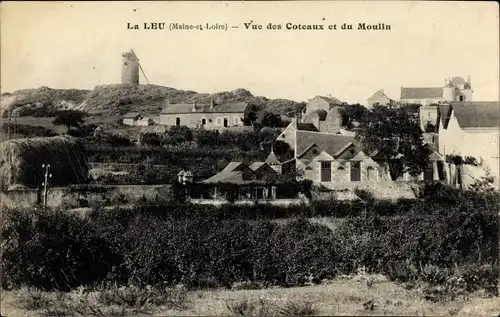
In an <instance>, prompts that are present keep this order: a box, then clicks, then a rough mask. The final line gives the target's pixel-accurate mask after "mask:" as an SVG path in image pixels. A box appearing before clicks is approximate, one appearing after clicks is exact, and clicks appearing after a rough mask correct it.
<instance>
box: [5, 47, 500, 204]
mask: <svg viewBox="0 0 500 317" xmlns="http://www.w3.org/2000/svg"><path fill="white" fill-rule="evenodd" d="M141 71H142V68H141V65H140V63H139V59H138V57H137V56H136V54H135V52H134V51H133V50H130V51H129V52H126V53H124V54H123V56H122V82H121V84H122V85H139V77H140V76H139V74H140V73H141ZM144 78H146V80H147V77H145V74H144ZM146 86H147V85H146ZM296 108H297V111H295V112H294V113H292V114H291V115H288V116H287V115H280V114H273V113H272V112H269V111H265V109H264V110H262V109H258V108H257V107H256V106H255V105H252V104H251V103H249V102H247V101H245V100H242V101H234V102H219V103H215V101H214V100H213V99H211V100H210V102H209V103H196V102H193V103H185V102H179V103H172V102H170V100H169V99H165V100H164V105H163V108H162V110H161V111H160V112H159V113H146V114H144V113H142V112H141V111H140V109H137V108H135V109H136V112H128V113H125V114H123V115H122V116H121V119H120V120H121V123H120V124H121V126H122V127H120V128H119V129H117V131H118V135H120V137H122V138H124V136H123V135H126V134H127V131H135V132H134V133H133V136H130V137H129V139H128V141H125V143H127V142H129V143H131V144H133V143H137V142H139V143H138V144H140V143H141V140H142V141H143V143H144V142H146V143H148V142H149V147H151V145H152V144H154V141H155V140H156V141H158V142H160V143H161V138H162V137H161V136H162V135H165V134H168V131H169V130H172V129H174V130H175V129H180V130H179V131H181V130H182V131H188V132H187V133H188V134H193V133H192V132H191V130H192V131H207V133H214V134H215V138H217V137H218V136H219V137H220V136H223V135H226V134H227V133H233V134H242V135H245V134H246V133H250V134H252V133H257V134H263V133H264V134H265V133H268V134H269V136H267V137H266V138H265V139H261V140H260V141H259V142H256V143H255V146H256V147H258V151H259V152H260V153H257V155H256V157H255V158H256V159H257V158H258V157H261V160H255V161H248V160H246V159H245V161H243V160H238V157H227V156H226V157H227V158H228V159H229V161H226V162H225V163H224V164H225V165H224V166H220V162H219V163H218V164H219V167H218V169H216V170H213V171H214V172H215V173H213V174H212V175H207V174H206V172H205V173H203V174H205V175H206V177H204V175H200V173H199V172H197V171H196V172H195V170H197V169H196V166H194V165H190V164H189V162H186V163H185V164H183V165H180V166H179V167H180V168H178V170H175V171H169V173H170V174H169V175H170V176H169V177H165V178H163V179H167V178H169V180H168V181H167V182H164V185H165V186H171V185H172V181H174V182H175V181H177V182H179V183H182V184H184V185H186V183H188V184H190V186H191V187H193V186H194V187H198V190H197V191H193V193H192V195H190V197H189V199H190V201H191V202H196V203H216V204H220V203H224V202H227V196H228V195H229V193H228V192H227V188H226V191H224V190H223V189H222V187H224V186H223V185H229V184H232V185H234V186H236V187H238V195H237V197H236V203H243V202H245V201H246V202H247V203H254V202H256V201H265V202H268V203H278V204H279V203H292V202H295V203H302V202H303V201H304V199H300V198H299V197H302V198H303V194H304V193H299V192H293V191H291V192H290V191H286V190H284V189H283V188H282V187H283V186H284V184H286V183H288V182H289V181H290V180H291V179H295V180H297V181H304V180H308V181H310V182H311V183H312V184H313V185H314V186H313V187H314V188H316V189H319V190H320V191H321V192H322V193H321V196H322V197H327V198H331V197H329V196H332V197H333V196H335V197H337V198H342V197H343V198H342V199H354V198H355V194H354V191H355V190H356V189H357V190H368V191H370V192H372V193H373V194H375V196H376V197H379V198H390V199H398V198H401V197H415V184H418V183H419V182H428V181H438V182H443V183H445V184H450V185H452V186H454V187H457V188H464V189H465V188H470V187H471V186H474V184H476V183H477V182H479V181H482V180H484V179H488V181H489V183H491V185H492V186H494V187H496V188H498V174H499V171H498V167H499V165H500V164H499V153H498V149H499V147H498V139H499V129H498V123H499V120H498V118H499V103H498V102H481V101H473V89H472V83H471V78H470V76H469V77H468V79H467V81H466V80H464V79H463V78H462V77H452V78H450V79H446V80H445V81H444V84H443V87H403V86H402V87H401V95H400V98H398V99H393V98H390V97H388V96H387V95H386V94H384V90H383V89H381V90H379V91H377V92H376V93H375V94H374V95H373V96H371V97H369V98H367V101H366V105H359V104H358V105H348V104H346V103H345V102H342V101H341V100H339V99H337V98H335V97H333V96H331V95H329V96H320V95H319V96H316V97H314V98H311V99H310V100H309V101H308V102H305V103H303V104H302V105H299V106H297V107H296ZM299 108H300V109H299ZM377 109H382V110H377ZM402 109H403V110H402ZM354 110H355V111H354ZM375 111H379V112H380V114H381V115H385V116H387V115H391V113H390V111H392V112H394V113H395V111H403V112H405V113H406V115H407V116H408V118H407V119H408V120H409V121H411V124H413V125H414V127H416V129H418V128H419V129H420V130H421V137H417V140H413V141H410V140H409V139H407V136H405V135H397V133H398V132H394V131H396V130H397V127H394V126H390V125H380V126H379V128H378V130H379V131H378V132H379V133H381V134H384V136H385V137H386V138H385V139H380V140H378V141H379V142H378V143H377V142H373V140H372V141H371V143H370V142H368V141H367V138H366V137H367V134H366V132H365V133H363V131H368V130H369V129H371V127H370V125H372V124H374V123H375V122H369V121H368V120H370V119H368V118H370V117H372V118H375V119H376V118H377V117H376V116H375V115H373V114H370V113H374V112H375ZM383 111H385V112H383ZM388 111H389V112H388ZM70 112H71V111H70ZM8 120H9V121H8V124H11V125H12V122H13V119H12V117H11V116H9V117H8ZM67 120H68V118H67ZM69 120H78V118H77V117H74V118H71V117H70V118H69ZM373 120H374V119H373ZM363 121H364V122H363ZM367 121H368V122H367ZM71 124H72V123H71V122H70V123H69V125H68V131H70V128H71ZM394 124H397V123H396V122H395V123H394ZM127 127H128V128H127ZM15 129H16V128H15V127H12V129H11V130H12V131H15ZM137 129H139V130H137ZM183 129H184V130H183ZM380 130H382V132H381V131H380ZM4 132H6V131H5V126H4ZM105 132H106V131H105V130H104V129H103V127H99V126H93V130H92V131H91V135H92V136H93V137H98V136H99V135H100V134H103V133H105ZM184 133H186V132H184ZM197 133H199V132H197ZM9 134H10V133H9ZM391 134H392V135H391ZM10 135H13V134H10ZM363 137H365V139H363ZM387 137H389V138H387ZM52 138H53V139H54V141H51V138H47V139H33V140H31V139H29V138H28V139H23V138H21V139H19V138H15V139H11V140H7V141H4V142H3V143H2V149H4V150H3V151H2V152H4V153H7V152H8V151H10V152H12V153H13V155H9V156H8V157H4V161H3V163H2V167H1V171H2V173H1V176H2V191H3V195H4V196H5V197H9V196H12V195H13V196H12V197H15V195H16V194H15V193H16V192H20V193H23V194H25V193H26V192H34V191H37V192H38V193H37V194H36V195H35V194H31V195H27V196H28V197H32V198H31V199H27V200H26V199H21V200H19V199H16V198H11V199H7V198H5V199H4V202H5V201H11V202H15V201H24V202H25V203H30V204H31V203H41V200H43V199H42V198H43V197H41V196H43V195H40V192H41V191H46V189H44V187H48V188H49V194H50V187H56V188H59V187H61V186H63V187H64V186H67V185H81V184H78V183H79V182H83V183H86V182H88V181H91V180H92V178H94V179H98V178H99V177H97V176H96V175H98V176H101V178H105V175H106V174H112V175H114V176H115V178H119V177H120V175H126V174H133V175H136V174H137V171H138V170H139V169H142V170H144V169H150V168H152V167H151V164H148V163H147V162H145V163H143V164H141V162H134V163H131V164H124V163H122V162H113V161H110V160H108V159H105V160H103V159H101V160H99V157H102V156H103V155H94V157H96V158H97V161H92V160H89V158H88V157H86V156H85V154H84V153H83V152H82V153H79V151H78V150H76V149H75V148H74V147H70V148H71V150H69V152H68V153H70V154H71V156H69V157H68V160H72V157H73V156H77V157H78V164H77V167H78V168H77V169H75V167H74V166H75V165H74V164H75V163H74V161H73V162H72V163H71V164H70V163H68V162H64V161H63V160H64V159H63V157H58V158H56V157H50V155H49V157H46V156H42V155H33V153H35V152H36V151H42V152H43V151H44V149H43V148H42V147H43V146H45V144H47V146H48V147H50V145H49V144H50V143H51V142H54V144H57V142H59V143H61V144H63V143H65V142H66V143H67V144H68V145H70V146H73V145H72V144H73V143H74V141H72V140H69V139H64V141H63V139H61V138H62V137H61V136H55V137H52ZM155 138H156V139H155ZM398 138H399V140H398ZM405 138H406V139H405ZM190 139H192V136H191V137H190ZM148 140H149V141H148ZM394 142H396V143H394ZM403 142H415V144H414V145H415V147H414V148H416V146H420V147H422V149H425V154H424V157H419V158H418V160H421V162H417V165H418V164H420V163H422V164H424V165H422V164H421V166H420V167H419V168H420V170H418V171H417V172H413V173H410V172H409V169H407V168H402V169H401V170H399V171H397V172H396V171H395V170H394V166H396V165H397V164H396V162H405V160H406V161H407V160H408V158H407V157H404V156H405V155H406V156H411V155H414V156H415V157H416V156H417V155H419V154H418V153H417V152H414V153H412V152H411V151H410V152H408V151H407V152H406V153H404V152H398V147H400V144H401V143H403ZM37 143H39V144H40V146H36V145H33V148H31V149H30V148H29V147H28V146H27V145H28V144H37ZM381 143H382V144H381ZM42 144H43V145H42ZM21 145H26V147H25V149H24V150H22V147H21ZM75 146H76V145H75ZM142 146H144V144H143V145H142ZM377 146H378V148H377ZM160 148H161V146H160ZM163 148H165V146H164V147H163ZM388 148H390V151H387V149H388ZM401 148H403V146H401ZM47 150H48V149H47ZM24 151H29V152H30V153H29V154H28V153H26V154H24V153H23V152H24ZM275 151H277V152H278V153H277V154H278V156H279V157H281V160H280V158H279V157H278V156H277V155H276V153H275ZM14 153H16V154H14ZM77 153H78V154H77ZM101 154H102V153H101ZM24 155H27V156H29V157H30V158H29V160H28V159H27V158H26V157H25V156H24ZM152 155H153V154H152ZM21 157H23V159H21ZM42 158H44V160H42ZM227 158H226V159H227ZM457 158H459V160H457ZM150 159H151V157H150ZM8 160H12V161H8ZM73 160H74V159H73ZM19 161H24V162H26V163H28V164H29V165H27V166H22V164H20V162H19ZM423 162H424V163H423ZM43 164H45V165H50V173H52V175H53V176H54V177H53V179H44V176H45V175H44V173H43V171H42V172H40V171H31V170H30V168H31V169H32V168H33V166H42V165H43ZM68 164H70V165H68ZM404 164H408V163H404ZM152 165H155V164H152ZM158 165H161V164H159V163H156V166H155V167H156V168H157V169H156V170H155V172H154V173H160V174H161V173H165V171H162V169H161V166H158ZM14 166H15V167H14ZM65 166H71V168H72V169H71V170H73V171H74V173H75V175H73V176H72V177H69V176H65V177H56V173H64V174H73V173H72V172H71V170H69V171H68V169H67V168H65ZM76 171H78V172H76ZM194 172H195V173H194ZM193 173H194V174H193ZM292 174H293V176H292ZM27 175H30V176H29V177H27ZM172 175H177V179H175V176H174V177H172ZM159 178H160V179H161V177H159ZM63 179H64V180H63ZM128 179H129V181H130V183H126V181H123V182H121V183H120V185H123V186H125V185H130V186H133V185H137V186H139V187H138V188H140V185H144V184H142V183H141V182H140V181H139V180H138V179H135V180H134V178H130V177H129V178H128ZM280 179H281V181H279V180H280ZM74 182H76V183H74ZM42 183H45V184H46V186H45V185H44V186H42ZM93 183H95V184H99V181H98V180H95V181H93ZM103 184H105V183H103ZM161 184H162V182H161V181H157V182H155V183H154V184H150V185H155V186H156V187H158V186H159V185H161ZM196 184H197V185H196ZM195 185H196V186H195ZM144 186H146V187H145V188H147V185H144ZM201 187H203V190H202V192H200V189H199V188H201ZM226 187H227V186H226ZM30 188H31V191H30ZM20 189H22V190H20ZM54 190H55V191H56V192H57V189H54ZM145 190H146V191H147V190H148V189H145ZM143 191H144V190H139V192H143ZM195 192H196V194H194V193H195ZM285 192H286V194H285ZM328 192H329V194H326V193H328ZM23 194H20V195H23ZM49 196H50V197H51V195H49ZM59 196H60V195H59ZM34 197H36V201H33V199H35V198H34ZM353 197H354V198H353ZM50 200H51V199H50V198H49V201H47V203H48V204H49V205H55V203H53V202H51V201H50ZM59 203H61V202H60V201H59Z"/></svg>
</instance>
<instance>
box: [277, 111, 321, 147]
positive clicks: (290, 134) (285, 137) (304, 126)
mask: <svg viewBox="0 0 500 317" xmlns="http://www.w3.org/2000/svg"><path fill="white" fill-rule="evenodd" d="M297 131H312V132H319V131H318V129H317V128H316V127H315V126H314V124H312V123H302V122H298V120H297V118H293V119H292V121H291V122H290V124H288V126H287V127H286V128H285V130H283V132H281V134H280V135H278V137H277V139H276V140H277V141H282V142H285V143H287V144H288V145H289V146H290V148H291V149H292V150H293V149H295V136H296V132H297Z"/></svg>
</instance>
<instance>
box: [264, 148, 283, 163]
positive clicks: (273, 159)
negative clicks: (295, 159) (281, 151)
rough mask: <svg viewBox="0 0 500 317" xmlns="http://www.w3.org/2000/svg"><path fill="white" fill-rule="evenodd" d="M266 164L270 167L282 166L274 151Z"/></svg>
mask: <svg viewBox="0 0 500 317" xmlns="http://www.w3.org/2000/svg"><path fill="white" fill-rule="evenodd" d="M266 163H267V164H269V165H274V164H277V165H279V164H281V162H280V160H278V157H277V156H276V154H274V152H273V151H271V153H269V155H268V156H267V158H266Z"/></svg>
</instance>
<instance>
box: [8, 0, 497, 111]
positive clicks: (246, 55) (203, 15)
mask: <svg viewBox="0 0 500 317" xmlns="http://www.w3.org/2000/svg"><path fill="white" fill-rule="evenodd" d="M0 6H1V16H0V20H1V21H2V23H1V90H2V92H12V91H14V90H17V89H24V88H37V87H40V86H48V87H51V88H84V89H92V88H93V87H94V86H96V85H103V84H114V83H119V82H120V80H121V53H122V52H125V51H128V50H129V49H130V48H133V49H134V50H135V51H136V53H137V55H138V56H139V58H140V61H141V65H142V67H143V68H144V70H145V72H146V75H147V76H148V78H149V81H150V82H151V83H152V84H157V85H163V86H168V87H174V88H178V89H183V90H194V91H197V92H203V93H214V92H218V91H225V90H233V89H237V88H246V89H248V90H250V91H251V92H252V93H253V94H254V95H259V96H266V97H269V98H287V99H292V100H296V101H304V100H307V99H309V98H312V97H314V96H315V95H318V94H320V95H327V94H331V95H332V96H335V97H337V98H339V99H341V100H344V101H346V102H351V103H353V102H360V103H365V102H366V99H367V98H368V97H369V96H371V95H372V94H373V93H375V92H376V91H377V90H378V89H385V92H386V93H387V94H388V95H389V97H391V98H394V99H398V98H399V92H400V87H401V86H407V87H420V86H422V87H433V86H434V87H439V86H442V85H444V80H445V78H448V77H453V76H461V77H463V78H464V79H467V76H468V75H471V76H472V85H473V89H474V95H473V98H474V99H475V100H498V99H499V68H500V65H499V17H498V12H499V11H498V4H496V3H495V2H448V1H443V2H399V1H397V2H396V1H390V2H376V1H374V2H362V1H353V2H347V1H340V2H326V1H321V2H320V1H318V2H267V3H264V2H263V3H259V2H234V3H228V2H140V3H138V2H135V3H133V2H132V3H128V2H106V3H103V2H100V3H99V2H98V3H95V2H81V3H78V2H57V3H56V2H53V3H44V2H39V3H22V2H11V3H9V2H2V3H1V4H0ZM323 19H324V20H323ZM250 20H253V21H254V22H255V23H259V24H263V25H264V28H265V27H266V26H267V24H268V23H270V22H272V23H275V24H282V25H285V24H286V23H288V22H291V23H294V24H300V23H301V24H325V25H326V26H328V25H329V24H337V25H338V26H340V25H341V24H342V23H344V22H346V23H349V24H353V27H354V28H355V29H356V27H357V24H358V23H359V22H366V23H368V24H375V23H379V22H380V23H385V24H386V25H388V24H389V25H391V30H386V31H356V30H353V31H340V30H337V31H334V30H332V31H329V30H324V31H288V30H281V31H268V30H265V29H264V30H259V31H251V30H246V29H245V28H244V25H243V23H245V22H249V21H250ZM155 21H157V22H167V24H168V23H170V22H181V23H193V24H206V23H210V24H213V23H219V24H225V23H227V24H228V26H231V25H238V26H239V29H228V30H227V31H206V30H205V31H197V30H193V31H174V32H170V31H147V30H138V31H137V30H134V31H132V30H127V29H126V25H127V22H130V23H133V24H134V23H137V24H140V25H141V26H142V25H143V24H144V22H155ZM141 80H143V78H142V77H141Z"/></svg>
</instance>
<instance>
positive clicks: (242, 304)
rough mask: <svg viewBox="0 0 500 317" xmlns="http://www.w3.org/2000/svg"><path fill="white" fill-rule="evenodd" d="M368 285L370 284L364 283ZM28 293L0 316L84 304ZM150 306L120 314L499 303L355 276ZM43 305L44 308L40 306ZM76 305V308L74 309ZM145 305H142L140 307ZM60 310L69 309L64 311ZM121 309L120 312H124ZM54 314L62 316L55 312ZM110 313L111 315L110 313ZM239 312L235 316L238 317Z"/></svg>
mask: <svg viewBox="0 0 500 317" xmlns="http://www.w3.org/2000/svg"><path fill="white" fill-rule="evenodd" d="M368 281H371V282H368ZM28 293H29V292H26V291H17V292H2V316H6V317H17V316H19V317H20V316H44V315H46V313H44V312H45V310H44V309H46V308H48V306H51V308H53V306H54V304H51V302H50V300H52V301H53V302H52V303H54V302H57V301H58V300H59V301H66V302H68V301H72V302H74V303H81V302H85V300H83V297H82V296H83V295H81V294H82V293H78V292H75V293H74V294H72V295H66V296H65V299H62V297H57V295H56V294H55V293H43V294H42V295H43V296H40V294H39V295H37V297H36V299H35V300H33V296H31V298H29V297H30V295H28ZM165 303H166V301H165V302H164V303H163V304H162V305H158V306H154V307H153V308H151V305H150V306H149V307H150V309H147V310H144V309H139V308H137V307H136V310H122V314H126V315H133V314H140V315H155V316H234V315H240V316H273V315H274V316H278V315H302V316H307V315H317V316H318V315H330V316H331V315H379V316H380V315H399V316H408V315H412V316H429V315H432V316H490V317H491V316H498V315H499V312H500V298H487V297H486V296H484V295H482V294H480V293H476V294H470V295H467V296H459V297H457V298H455V299H454V300H441V301H439V302H433V301H429V300H426V299H425V298H424V296H423V294H422V292H421V291H420V290H418V289H414V290H407V289H405V288H403V287H402V286H400V285H397V284H395V283H392V282H389V281H387V280H386V279H385V278H384V277H383V276H373V275H371V276H368V275H357V276H354V277H345V278H338V279H336V280H334V281H331V282H328V283H326V284H323V285H317V286H307V287H296V288H286V289H284V288H283V289H280V288H275V289H262V290H207V291H189V292H187V293H186V294H185V295H183V296H182V297H177V299H176V303H177V304H179V305H177V304H176V305H174V304H172V303H174V301H170V302H169V303H170V304H165ZM44 305H45V306H44ZM73 305H75V304H73ZM87 305H94V306H95V307H93V308H92V309H93V310H92V311H94V310H97V311H100V312H103V314H105V315H110V314H113V315H121V314H120V313H117V309H118V308H117V307H115V309H114V310H111V308H110V307H106V306H105V305H102V304H100V303H98V302H96V301H95V300H94V301H87ZM141 305H142V304H141ZM144 305H145V304H144ZM64 307H73V309H76V308H74V307H77V306H71V305H66V306H64ZM121 309H124V308H123V307H122V308H121ZM78 310H79V311H81V312H82V313H80V314H78V313H76V311H67V312H66V313H67V314H68V315H69V314H73V315H77V316H81V315H83V314H90V313H89V312H87V313H85V312H83V311H82V310H83V309H82V308H79V309H78ZM58 312H59V313H63V312H64V311H61V310H59V311H58ZM111 312H112V313H111ZM238 312H240V313H238ZM96 315H99V313H97V314H96Z"/></svg>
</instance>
